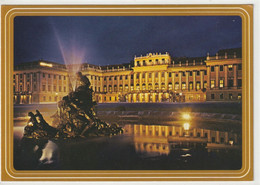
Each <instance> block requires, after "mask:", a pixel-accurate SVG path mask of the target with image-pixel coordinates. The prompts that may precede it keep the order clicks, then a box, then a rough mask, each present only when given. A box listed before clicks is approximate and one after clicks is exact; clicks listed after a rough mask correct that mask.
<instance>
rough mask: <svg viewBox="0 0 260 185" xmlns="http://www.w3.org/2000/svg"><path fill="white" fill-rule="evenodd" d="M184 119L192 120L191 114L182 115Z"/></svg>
mask: <svg viewBox="0 0 260 185" xmlns="http://www.w3.org/2000/svg"><path fill="white" fill-rule="evenodd" d="M182 117H183V119H186V120H190V114H188V113H184V114H183V115H182Z"/></svg>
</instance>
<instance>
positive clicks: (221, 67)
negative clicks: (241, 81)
mask: <svg viewBox="0 0 260 185" xmlns="http://www.w3.org/2000/svg"><path fill="white" fill-rule="evenodd" d="M227 67H228V71H233V65H228V66H227ZM237 68H238V70H242V64H238V65H237ZM210 71H211V72H214V71H215V66H211V67H210ZM219 71H224V66H223V65H220V66H219Z"/></svg>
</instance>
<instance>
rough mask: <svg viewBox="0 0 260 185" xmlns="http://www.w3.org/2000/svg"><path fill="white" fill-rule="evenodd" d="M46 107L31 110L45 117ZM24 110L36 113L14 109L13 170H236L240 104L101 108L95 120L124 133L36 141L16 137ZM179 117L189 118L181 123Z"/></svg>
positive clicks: (239, 139)
mask: <svg viewBox="0 0 260 185" xmlns="http://www.w3.org/2000/svg"><path fill="white" fill-rule="evenodd" d="M52 106H53V109H55V108H56V107H55V105H52ZM52 106H47V105H40V106H38V107H37V109H40V111H41V112H44V113H43V114H47V115H51V113H52ZM29 109H36V108H35V106H32V105H29V106H20V105H19V106H16V107H15V110H14V114H15V115H19V116H16V118H17V117H19V119H17V120H15V126H14V167H15V169H17V170H235V169H240V168H241V154H242V152H241V144H242V143H241V112H240V111H241V110H240V109H241V104H235V103H231V104H226V103H222V104H221V103H218V104H215V103H212V104H207V103H206V104H179V106H178V104H174V105H173V104H142V105H140V104H121V103H119V104H101V105H98V106H97V110H98V115H99V117H100V118H102V119H103V120H104V119H106V120H105V121H108V120H111V122H117V123H119V124H120V125H121V126H122V127H123V128H124V134H122V135H118V136H112V137H91V138H78V139H72V140H70V139H67V140H55V139H52V140H41V141H40V142H39V141H34V140H30V139H25V138H22V134H23V128H24V126H25V124H24V121H23V119H21V118H22V116H23V115H24V113H25V112H26V111H28V110H29ZM223 109H226V110H227V111H226V112H223ZM228 110H229V111H228ZM184 112H188V113H189V115H190V118H187V119H186V118H185V117H184V118H182V113H184ZM155 118H157V119H155ZM187 123H188V125H189V128H186V127H185V126H184V124H186V125H187Z"/></svg>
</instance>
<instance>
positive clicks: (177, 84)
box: [174, 82, 179, 90]
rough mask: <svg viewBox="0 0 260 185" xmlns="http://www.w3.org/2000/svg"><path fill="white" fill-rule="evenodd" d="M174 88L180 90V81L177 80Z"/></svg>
mask: <svg viewBox="0 0 260 185" xmlns="http://www.w3.org/2000/svg"><path fill="white" fill-rule="evenodd" d="M174 90H179V82H176V83H175V87H174Z"/></svg>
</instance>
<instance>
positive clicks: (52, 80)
mask: <svg viewBox="0 0 260 185" xmlns="http://www.w3.org/2000/svg"><path fill="white" fill-rule="evenodd" d="M67 81H69V77H67ZM67 83H68V82H67ZM67 88H68V87H66V89H67ZM53 90H54V89H53V74H52V75H51V93H53Z"/></svg>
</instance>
